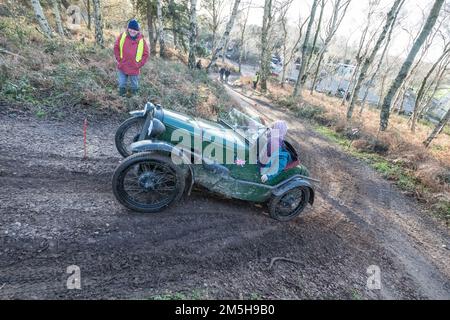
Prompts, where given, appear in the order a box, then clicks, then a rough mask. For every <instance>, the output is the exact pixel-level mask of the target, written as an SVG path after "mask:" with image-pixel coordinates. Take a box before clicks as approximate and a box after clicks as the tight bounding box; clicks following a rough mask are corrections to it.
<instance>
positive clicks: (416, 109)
mask: <svg viewBox="0 0 450 320" xmlns="http://www.w3.org/2000/svg"><path fill="white" fill-rule="evenodd" d="M449 53H450V43H447V44H446V46H445V48H444V52H443V53H442V54H441V56H440V57H439V58H438V59H437V61H436V62H435V63H434V64H433V66H432V67H431V68H430V70H429V71H428V73H427V74H426V76H425V77H424V79H423V80H422V83H421V85H420V88H419V91H418V92H417V97H416V101H415V104H414V111H413V115H412V118H411V131H412V132H415V131H416V122H417V116H418V114H419V106H420V104H421V102H422V99H423V98H424V95H425V92H426V85H427V83H428V80H429V79H430V77H431V76H432V74H433V73H434V71H435V70H436V68H437V67H438V66H439V64H441V62H442V61H443V60H445V59H446V57H447V56H448V54H449Z"/></svg>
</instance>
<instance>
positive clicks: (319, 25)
mask: <svg viewBox="0 0 450 320" xmlns="http://www.w3.org/2000/svg"><path fill="white" fill-rule="evenodd" d="M325 3H326V1H325V0H321V2H320V14H319V20H318V22H317V28H316V32H315V34H314V38H313V39H314V40H313V43H312V46H311V54H309V57H308V62H307V63H306V67H305V70H307V71H306V73H305V75H306V76H308V74H309V66H310V64H311V59H312V57H313V55H314V52H315V50H316V45H317V40H318V39H319V34H320V31H322V20H323V15H324V12H325ZM305 81H306V79H305V80H304V81H303V82H305Z"/></svg>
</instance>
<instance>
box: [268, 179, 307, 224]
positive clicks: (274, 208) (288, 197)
mask: <svg viewBox="0 0 450 320" xmlns="http://www.w3.org/2000/svg"><path fill="white" fill-rule="evenodd" d="M310 196H311V191H310V190H309V188H307V187H302V186H300V187H296V188H293V189H290V190H288V191H286V192H284V193H283V194H282V195H280V196H274V197H273V198H272V199H271V200H270V202H269V211H270V217H271V218H273V219H275V220H278V221H282V222H287V221H290V220H292V219H294V218H296V217H298V216H299V215H300V214H301V213H302V212H303V210H304V209H305V208H306V206H307V205H308V203H309V198H310Z"/></svg>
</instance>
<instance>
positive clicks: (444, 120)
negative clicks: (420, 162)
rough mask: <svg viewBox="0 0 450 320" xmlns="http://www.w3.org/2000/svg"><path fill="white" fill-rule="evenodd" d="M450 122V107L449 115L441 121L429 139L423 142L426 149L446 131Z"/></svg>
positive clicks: (449, 109)
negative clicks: (445, 128)
mask: <svg viewBox="0 0 450 320" xmlns="http://www.w3.org/2000/svg"><path fill="white" fill-rule="evenodd" d="M449 121H450V107H449V108H448V110H447V113H446V114H445V116H444V117H443V118H442V119H441V121H439V123H438V124H437V125H436V127H435V128H434V130H433V131H432V132H431V134H430V135H429V136H428V138H427V139H426V140H425V141H424V142H423V144H424V145H425V147H427V148H428V147H429V146H430V145H431V143H432V142H433V140H434V139H436V137H437V136H438V135H439V134H440V133H441V132H442V131H443V130H444V127H445V126H446V124H447V123H448V122H449Z"/></svg>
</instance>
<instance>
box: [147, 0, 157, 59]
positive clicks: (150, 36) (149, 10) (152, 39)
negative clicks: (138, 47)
mask: <svg viewBox="0 0 450 320" xmlns="http://www.w3.org/2000/svg"><path fill="white" fill-rule="evenodd" d="M146 14H147V28H148V41H149V43H150V52H151V53H156V46H155V45H154V43H155V29H154V28H153V17H154V12H153V2H152V0H147V12H146Z"/></svg>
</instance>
